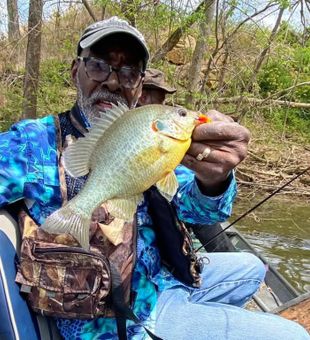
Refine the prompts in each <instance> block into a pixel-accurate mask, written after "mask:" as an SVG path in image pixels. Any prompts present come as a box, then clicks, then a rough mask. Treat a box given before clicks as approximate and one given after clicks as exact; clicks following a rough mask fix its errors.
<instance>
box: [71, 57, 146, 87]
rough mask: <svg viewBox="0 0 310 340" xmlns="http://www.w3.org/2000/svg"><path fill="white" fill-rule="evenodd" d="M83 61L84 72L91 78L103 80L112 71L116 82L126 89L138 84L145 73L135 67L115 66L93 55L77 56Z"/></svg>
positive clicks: (98, 80)
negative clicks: (115, 76)
mask: <svg viewBox="0 0 310 340" xmlns="http://www.w3.org/2000/svg"><path fill="white" fill-rule="evenodd" d="M77 59H78V60H81V61H83V62H84V66H85V73H86V74H87V77H88V78H89V79H91V80H94V81H97V82H99V83H102V82H105V81H106V80H107V79H108V78H109V77H110V75H111V73H112V72H113V71H114V72H115V73H116V74H117V77H118V82H119V84H120V85H121V86H123V87H124V88H126V89H134V88H136V87H138V86H139V85H140V82H141V79H142V78H143V77H144V75H145V73H144V72H143V71H141V70H140V69H139V68H137V67H130V66H122V67H120V68H116V67H113V66H111V65H110V64H108V63H106V62H105V61H104V60H102V59H97V58H94V57H77Z"/></svg>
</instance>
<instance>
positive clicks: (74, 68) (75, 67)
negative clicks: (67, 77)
mask: <svg viewBox="0 0 310 340" xmlns="http://www.w3.org/2000/svg"><path fill="white" fill-rule="evenodd" d="M78 66H79V65H78V61H77V59H74V60H73V61H72V64H71V79H72V81H73V84H74V85H75V86H77V71H78Z"/></svg>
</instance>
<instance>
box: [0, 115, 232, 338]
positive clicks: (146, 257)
mask: <svg viewBox="0 0 310 340" xmlns="http://www.w3.org/2000/svg"><path fill="white" fill-rule="evenodd" d="M56 140H57V132H56V128H55V123H54V117H53V116H48V117H45V118H42V119H39V120H26V121H21V122H19V123H17V124H15V125H14V126H12V128H11V129H10V131H8V132H5V133H2V134H0V207H5V206H6V205H7V204H10V203H13V202H15V201H18V200H21V199H23V200H24V201H25V203H26V205H27V207H28V210H29V213H30V215H31V217H32V218H33V219H34V220H35V221H36V222H37V223H38V224H42V223H43V222H44V220H45V218H46V217H47V216H48V215H50V214H51V213H52V212H53V211H55V210H56V209H58V208H59V207H60V206H61V204H62V198H61V191H60V183H59V175H58V163H57V142H56ZM175 172H176V175H177V178H178V181H179V184H180V186H179V190H178V192H177V194H176V196H175V197H174V200H173V203H174V205H175V207H176V211H177V214H178V217H179V219H180V220H182V221H184V222H189V223H192V224H195V223H202V224H213V223H215V222H217V221H224V220H226V219H227V218H228V217H229V216H230V214H231V208H232V202H233V199H234V197H235V195H236V182H235V179H234V178H233V179H232V180H231V182H230V185H229V187H228V188H227V190H226V192H225V193H224V194H223V195H221V196H218V197H207V196H204V195H203V194H202V193H201V192H200V190H199V188H198V185H197V182H196V180H195V175H194V173H193V172H192V171H190V170H188V169H187V168H185V167H184V166H179V167H178V168H177V169H176V170H175ZM147 204H148V203H147V201H146V200H144V202H142V203H141V204H140V205H139V206H138V209H137V228H138V239H137V261H136V265H135V268H134V272H133V277H132V290H133V291H134V293H135V295H136V298H135V303H134V306H133V308H134V312H135V313H136V315H137V316H138V317H139V318H140V319H141V320H143V321H145V320H148V321H147V326H148V327H149V328H150V329H153V326H154V324H153V323H154V315H155V312H156V300H157V294H158V293H159V292H161V291H163V290H165V289H168V288H171V287H174V286H177V285H182V283H180V282H179V281H178V280H177V279H175V278H174V277H173V276H172V275H171V274H170V272H169V271H168V270H167V269H166V268H165V267H164V266H163V265H162V264H161V259H160V255H159V251H158V249H157V247H156V246H155V234H154V231H153V230H152V228H151V226H152V220H151V218H150V216H149V215H148V212H147V210H148V205H147ZM150 320H153V321H150ZM57 325H58V327H59V329H60V332H61V334H62V336H63V337H64V338H65V339H85V340H86V339H118V336H117V330H116V322H115V319H113V318H98V319H95V320H67V319H59V320H58V321H57ZM127 329H128V336H129V338H130V339H145V338H146V334H145V332H144V330H143V328H142V327H140V326H137V325H134V324H132V323H131V322H128V327H127Z"/></svg>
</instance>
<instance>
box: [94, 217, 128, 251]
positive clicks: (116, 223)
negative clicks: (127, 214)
mask: <svg viewBox="0 0 310 340" xmlns="http://www.w3.org/2000/svg"><path fill="white" fill-rule="evenodd" d="M124 224H125V221H124V220H121V219H119V218H115V219H114V220H113V221H112V222H111V223H109V224H103V223H99V227H100V229H101V230H102V232H103V234H104V235H105V236H106V237H107V239H108V240H109V241H110V242H111V243H113V244H114V245H115V246H117V245H119V244H120V243H122V242H123V228H124Z"/></svg>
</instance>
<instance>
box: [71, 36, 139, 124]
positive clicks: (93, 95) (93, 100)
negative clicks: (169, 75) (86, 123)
mask: <svg viewBox="0 0 310 340" xmlns="http://www.w3.org/2000/svg"><path fill="white" fill-rule="evenodd" d="M128 45H129V44H128V43H126V41H125V40H124V43H123V42H122V41H121V42H119V40H118V41H115V40H114V41H113V39H109V40H106V39H105V40H104V41H103V42H102V43H97V44H96V46H94V48H92V49H85V50H83V51H82V52H81V55H80V56H81V57H95V58H98V59H101V60H103V61H104V62H106V63H107V64H109V65H111V66H112V67H113V68H116V69H120V68H121V67H123V66H126V67H133V68H138V69H139V70H141V69H142V60H141V59H142V58H141V57H138V56H137V55H136V54H135V53H134V52H132V51H135V49H134V48H132V47H131V48H130V46H128ZM86 71H87V67H86V68H85V63H84V61H82V60H76V61H74V64H73V66H72V71H71V73H72V78H73V81H74V83H75V85H76V87H77V102H78V105H79V107H80V108H81V109H82V111H83V112H84V114H85V115H86V117H87V118H88V119H89V120H90V121H91V120H92V119H93V118H94V117H96V116H98V115H99V111H105V110H106V109H107V108H110V107H111V103H114V104H117V103H118V102H120V103H125V104H126V105H128V106H129V107H134V106H135V105H136V103H137V100H138V98H139V96H140V95H141V92H142V76H141V81H140V82H139V84H138V86H137V87H135V88H132V89H128V88H125V87H124V86H122V84H120V82H119V77H118V75H117V73H116V72H115V71H112V72H111V73H110V76H109V77H108V78H107V79H106V80H105V81H104V82H98V81H95V80H93V79H91V77H89V76H88V74H87V73H86ZM88 73H89V72H88ZM139 79H140V78H139Z"/></svg>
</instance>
